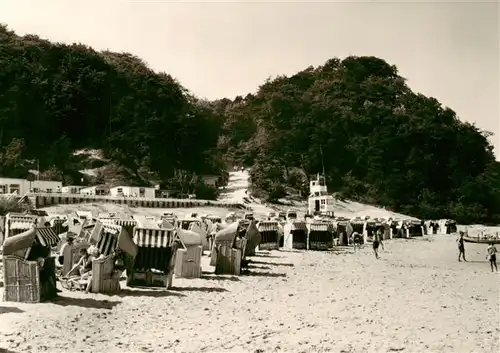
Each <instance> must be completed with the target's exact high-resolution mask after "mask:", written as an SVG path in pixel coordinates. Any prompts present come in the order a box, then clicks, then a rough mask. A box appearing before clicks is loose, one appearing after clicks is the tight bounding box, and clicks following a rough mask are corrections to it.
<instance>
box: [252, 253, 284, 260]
mask: <svg viewBox="0 0 500 353" xmlns="http://www.w3.org/2000/svg"><path fill="white" fill-rule="evenodd" d="M251 257H266V258H269V259H281V256H276V255H271V254H270V253H265V252H258V253H256V254H255V255H252V256H251Z"/></svg>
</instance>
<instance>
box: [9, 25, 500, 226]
mask: <svg viewBox="0 0 500 353" xmlns="http://www.w3.org/2000/svg"><path fill="white" fill-rule="evenodd" d="M0 53H1V55H0V64H1V67H0V147H1V149H2V154H3V156H2V158H1V159H0V168H1V170H0V174H3V175H5V176H7V175H11V176H22V175H24V174H26V173H27V170H28V169H29V168H33V165H30V164H29V162H28V161H29V160H36V159H38V160H39V161H40V167H41V169H42V170H51V171H52V172H53V174H55V175H56V176H58V177H59V178H64V179H65V181H66V182H68V181H69V180H71V179H75V178H76V177H78V175H77V173H75V170H79V169H82V168H84V167H88V166H83V167H82V165H81V164H82V163H84V161H82V160H80V159H78V158H77V156H73V155H72V152H73V151H74V150H77V149H81V148H96V149H101V150H103V152H104V154H105V160H106V161H107V162H106V163H108V164H112V165H114V166H116V169H118V170H121V171H124V172H125V171H126V172H127V173H128V174H127V175H128V177H130V178H133V179H134V180H135V181H136V182H139V181H142V182H152V181H155V182H157V181H162V182H164V183H165V184H169V183H170V184H172V183H174V182H173V180H176V182H177V183H179V182H180V181H179V179H182V178H179V175H184V176H189V175H192V174H193V173H195V174H198V175H201V174H216V173H217V174H219V173H222V171H223V170H224V169H225V168H226V166H227V165H232V164H244V165H246V166H248V167H252V172H251V175H252V183H253V186H254V187H255V189H256V190H257V191H261V192H262V191H264V192H265V194H266V195H268V196H269V197H270V198H271V199H276V198H279V197H281V196H284V194H285V192H291V191H296V190H301V189H302V191H303V192H304V193H307V186H306V185H307V177H308V176H309V175H312V174H316V173H317V172H321V171H322V163H321V153H320V151H322V154H323V160H324V168H325V173H326V176H327V181H328V184H329V187H330V190H331V191H334V192H335V193H336V194H337V195H338V196H339V197H345V198H351V199H356V200H360V201H365V202H369V203H374V204H379V205H382V206H386V207H388V208H391V209H394V210H396V211H400V212H404V213H409V214H412V215H415V216H419V217H423V218H443V217H451V218H455V219H457V220H459V221H462V222H500V164H499V163H498V162H495V159H494V155H493V153H492V146H491V145H490V144H489V143H488V139H487V137H488V133H487V132H484V131H480V130H479V129H477V128H476V127H475V126H473V125H470V124H467V123H463V122H461V121H459V120H458V118H457V116H456V114H455V113H454V112H453V110H451V109H449V108H444V107H442V106H441V104H440V103H439V102H438V101H437V100H436V99H434V98H428V97H425V96H423V95H420V94H417V93H414V92H412V91H411V89H410V88H409V87H408V86H407V85H406V83H405V80H404V78H402V77H401V76H400V75H399V73H398V72H397V69H396V67H394V66H391V65H389V64H388V63H386V62H385V61H384V60H382V59H379V58H375V57H348V58H345V59H344V60H340V59H336V58H334V59H330V60H328V61H327V62H326V63H325V64H324V65H323V66H320V67H317V68H313V67H310V68H307V69H306V70H304V71H301V72H299V73H297V74H295V75H293V76H291V77H284V76H280V77H277V78H275V79H272V80H268V81H267V82H265V83H264V84H263V85H262V86H260V87H259V89H258V91H257V93H255V94H249V95H247V96H246V97H244V98H243V97H237V98H236V99H234V100H230V99H221V100H217V101H214V102H207V101H203V100H199V99H197V98H196V97H194V96H193V95H191V94H190V93H189V92H188V91H187V90H186V89H185V88H184V87H183V86H182V85H181V84H180V83H179V82H177V81H175V80H174V79H173V78H172V77H171V76H169V75H168V74H165V73H155V72H153V71H151V70H150V69H148V68H147V66H146V65H145V64H144V63H143V62H142V61H141V60H140V59H139V58H137V57H135V56H133V55H130V54H123V53H122V54H118V53H109V52H104V53H100V52H96V51H94V50H92V49H91V48H89V47H86V46H84V45H71V46H68V45H62V44H55V43H50V42H47V41H44V40H41V39H39V38H38V37H36V36H25V37H18V36H16V35H15V34H14V33H12V32H10V31H8V29H7V28H5V27H0ZM174 54H175V53H174ZM174 54H173V55H174ZM187 179H189V178H184V182H188V181H186V180H187Z"/></svg>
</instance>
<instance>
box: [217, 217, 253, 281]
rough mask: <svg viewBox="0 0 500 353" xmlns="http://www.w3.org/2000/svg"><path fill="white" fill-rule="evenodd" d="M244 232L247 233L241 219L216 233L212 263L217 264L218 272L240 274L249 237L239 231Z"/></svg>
mask: <svg viewBox="0 0 500 353" xmlns="http://www.w3.org/2000/svg"><path fill="white" fill-rule="evenodd" d="M243 232H245V233H246V229H245V228H244V226H243V229H242V227H241V225H240V221H236V222H234V223H231V224H230V225H228V226H227V227H226V228H224V229H222V230H220V231H218V232H217V234H216V235H215V237H214V246H213V249H212V255H211V258H210V264H211V265H212V266H215V273H216V274H231V275H239V274H240V273H241V265H242V261H243V260H244V256H245V250H246V244H247V239H246V238H245V237H244V236H241V234H238V233H243ZM238 235H240V236H238Z"/></svg>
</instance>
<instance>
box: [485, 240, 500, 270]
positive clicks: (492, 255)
mask: <svg viewBox="0 0 500 353" xmlns="http://www.w3.org/2000/svg"><path fill="white" fill-rule="evenodd" d="M486 251H487V253H488V254H487V255H486V258H487V259H488V260H490V266H491V272H493V266H494V267H495V270H496V271H497V272H498V267H497V248H496V247H495V244H493V243H490V246H488V249H487V250H486Z"/></svg>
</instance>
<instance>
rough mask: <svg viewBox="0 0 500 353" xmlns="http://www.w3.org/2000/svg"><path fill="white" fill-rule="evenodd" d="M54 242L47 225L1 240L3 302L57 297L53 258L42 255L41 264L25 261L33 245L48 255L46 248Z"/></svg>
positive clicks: (55, 239) (51, 232)
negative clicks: (44, 250) (2, 241)
mask: <svg viewBox="0 0 500 353" xmlns="http://www.w3.org/2000/svg"><path fill="white" fill-rule="evenodd" d="M58 241H59V237H58V236H57V235H56V234H55V233H54V231H53V229H52V228H50V227H40V228H35V227H33V228H31V229H28V230H26V231H25V232H23V233H20V234H16V235H12V236H10V237H9V238H7V239H5V241H4V244H3V267H4V287H5V291H4V300H5V301H14V302H21V303H39V302H41V301H43V300H50V299H52V298H54V297H55V296H57V291H56V283H55V259H54V257H52V256H48V257H45V258H44V261H43V265H42V264H41V263H40V262H38V261H29V258H30V252H31V250H32V248H33V246H34V245H37V247H39V248H43V249H46V253H48V254H50V248H51V247H52V246H54V245H56V244H57V242H58Z"/></svg>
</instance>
